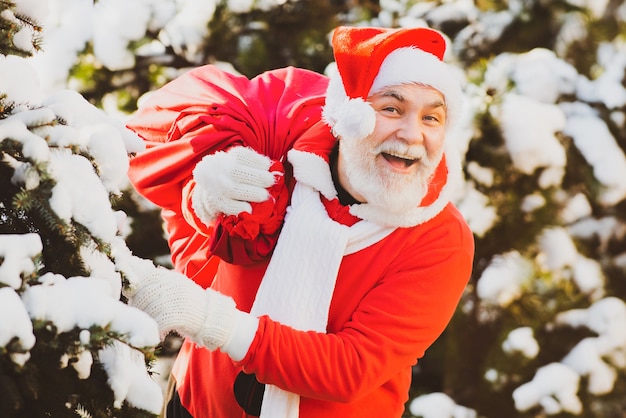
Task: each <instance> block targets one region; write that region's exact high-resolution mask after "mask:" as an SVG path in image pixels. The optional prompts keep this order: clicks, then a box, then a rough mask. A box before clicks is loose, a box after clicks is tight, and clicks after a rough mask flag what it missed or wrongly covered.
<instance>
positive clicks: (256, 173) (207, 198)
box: [191, 146, 275, 225]
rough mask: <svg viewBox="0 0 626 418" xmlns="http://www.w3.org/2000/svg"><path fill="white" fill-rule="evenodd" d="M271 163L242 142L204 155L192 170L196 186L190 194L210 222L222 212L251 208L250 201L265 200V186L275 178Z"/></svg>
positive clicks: (269, 184)
mask: <svg viewBox="0 0 626 418" xmlns="http://www.w3.org/2000/svg"><path fill="white" fill-rule="evenodd" d="M271 164H272V160H270V159H269V158H268V157H266V156H265V155H261V154H259V153H258V152H256V151H254V150H252V149H251V148H247V147H241V146H239V147H233V148H231V149H229V150H228V151H219V152H216V153H215V154H211V155H207V156H205V157H204V158H202V160H201V161H200V162H199V163H198V164H196V167H195V168H194V170H193V178H194V179H195V181H196V187H195V188H194V191H193V193H192V196H191V206H192V208H193V210H194V211H195V212H196V215H197V216H198V218H200V219H201V220H202V222H204V223H205V224H207V225H209V224H211V222H212V221H213V220H214V219H215V218H216V217H217V215H218V214H220V213H223V214H225V215H237V214H239V213H241V212H248V213H250V212H252V207H251V206H250V203H249V202H263V201H265V200H266V199H267V198H268V197H269V193H268V191H267V190H266V189H267V188H268V187H270V186H272V185H273V184H274V182H275V180H274V175H273V174H272V173H271V172H270V171H269V168H270V166H271Z"/></svg>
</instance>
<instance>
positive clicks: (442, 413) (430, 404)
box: [409, 392, 477, 418]
mask: <svg viewBox="0 0 626 418" xmlns="http://www.w3.org/2000/svg"><path fill="white" fill-rule="evenodd" d="M409 411H411V414H413V415H414V416H417V417H422V418H476V417H477V415H476V411H474V410H473V409H469V408H466V407H464V406H461V405H457V404H456V403H455V402H454V400H452V398H450V397H449V396H448V395H446V394H445V393H442V392H434V393H429V394H427V395H421V396H418V397H417V398H415V399H413V400H412V401H411V403H410V405H409Z"/></svg>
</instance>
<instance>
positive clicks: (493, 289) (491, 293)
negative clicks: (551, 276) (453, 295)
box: [476, 251, 534, 307]
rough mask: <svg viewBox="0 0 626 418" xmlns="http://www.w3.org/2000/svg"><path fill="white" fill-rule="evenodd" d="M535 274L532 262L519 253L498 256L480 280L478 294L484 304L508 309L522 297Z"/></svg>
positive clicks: (512, 252)
mask: <svg viewBox="0 0 626 418" xmlns="http://www.w3.org/2000/svg"><path fill="white" fill-rule="evenodd" d="M533 273H534V271H533V267H532V264H531V262H530V260H527V259H525V258H524V257H522V255H521V254H520V253H519V252H517V251H511V252H508V253H505V254H501V255H497V256H495V257H494V259H493V260H492V261H491V263H489V266H488V267H487V268H486V269H485V270H484V271H483V274H482V275H481V276H480V279H478V284H477V285H476V292H477V294H478V296H479V298H480V299H481V300H482V301H483V302H484V303H486V304H492V305H497V306H502V307H506V306H508V305H509V304H510V303H511V302H513V301H514V300H515V299H517V298H518V297H519V296H521V294H522V286H523V285H524V284H525V283H527V282H528V281H529V280H531V279H532V278H533Z"/></svg>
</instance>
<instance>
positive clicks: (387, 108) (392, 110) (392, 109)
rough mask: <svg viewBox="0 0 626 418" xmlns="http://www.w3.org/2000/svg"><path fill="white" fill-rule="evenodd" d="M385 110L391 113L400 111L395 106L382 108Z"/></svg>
mask: <svg viewBox="0 0 626 418" xmlns="http://www.w3.org/2000/svg"><path fill="white" fill-rule="evenodd" d="M382 110H383V112H389V113H399V112H400V111H399V110H398V109H397V108H396V107H393V106H386V107H383V108H382Z"/></svg>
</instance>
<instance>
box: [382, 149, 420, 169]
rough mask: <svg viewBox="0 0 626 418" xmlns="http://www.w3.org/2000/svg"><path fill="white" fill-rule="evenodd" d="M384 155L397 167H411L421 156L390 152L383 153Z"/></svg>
mask: <svg viewBox="0 0 626 418" xmlns="http://www.w3.org/2000/svg"><path fill="white" fill-rule="evenodd" d="M381 155H382V157H383V158H384V159H385V160H387V162H388V163H389V164H391V165H392V166H393V167H396V168H409V167H411V166H412V165H413V164H417V163H419V161H420V160H419V158H404V157H399V156H397V155H393V154H388V153H386V152H383V153H381Z"/></svg>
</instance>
